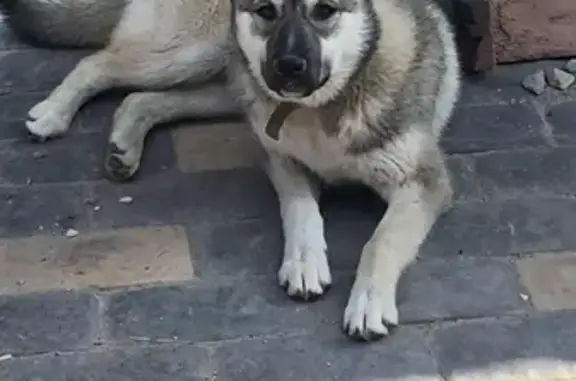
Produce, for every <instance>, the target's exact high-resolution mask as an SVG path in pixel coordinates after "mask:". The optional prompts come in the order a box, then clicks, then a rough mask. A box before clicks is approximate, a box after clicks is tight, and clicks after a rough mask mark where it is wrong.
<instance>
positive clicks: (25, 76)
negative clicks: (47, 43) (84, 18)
mask: <svg viewBox="0 0 576 381" xmlns="http://www.w3.org/2000/svg"><path fill="white" fill-rule="evenodd" d="M89 53H90V52H88V51H84V50H70V51H69V50H61V51H58V54H54V52H52V51H50V50H44V49H26V50H10V51H3V52H1V53H0V67H1V68H2V69H1V70H0V89H2V90H1V91H2V92H9V91H52V90H53V88H54V87H56V86H57V85H58V84H60V82H61V81H62V80H63V79H64V77H66V76H67V75H68V74H69V73H70V71H71V70H72V69H74V67H75V66H76V64H77V63H78V61H79V60H80V59H81V58H82V57H85V56H86V55H88V54H89Z"/></svg>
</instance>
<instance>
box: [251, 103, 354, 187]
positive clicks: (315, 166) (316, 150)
mask: <svg viewBox="0 0 576 381" xmlns="http://www.w3.org/2000/svg"><path fill="white" fill-rule="evenodd" d="M335 130H336V126H325V125H323V120H322V118H321V117H320V115H318V113H317V112H314V111H312V110H306V109H299V110H295V111H293V112H292V113H291V114H290V115H289V116H288V118H286V120H285V122H284V124H283V126H282V128H281V129H280V134H279V139H278V140H277V141H275V140H273V139H271V138H270V137H268V136H267V135H266V134H265V133H264V132H263V131H259V132H258V135H259V137H260V139H261V140H262V143H263V144H264V146H265V147H266V148H267V149H272V150H275V151H277V152H279V153H280V154H282V155H287V156H291V157H293V158H295V159H297V160H298V161H300V162H302V163H304V164H305V165H306V166H308V167H309V168H310V169H311V170H313V171H314V172H316V173H318V174H319V175H321V176H322V177H324V178H326V179H327V180H331V179H332V180H337V179H339V178H343V177H351V176H352V174H353V173H354V172H355V171H354V168H355V166H356V160H355V158H354V157H353V156H351V155H350V154H349V153H348V151H347V146H346V144H345V143H344V142H342V141H341V140H340V139H339V138H338V135H337V133H334V134H330V133H329V131H335Z"/></svg>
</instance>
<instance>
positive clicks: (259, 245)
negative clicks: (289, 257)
mask: <svg viewBox="0 0 576 381" xmlns="http://www.w3.org/2000/svg"><path fill="white" fill-rule="evenodd" d="M195 236H198V237H199V238H198V239H197V241H200V242H204V245H203V248H204V250H203V255H201V258H200V260H199V262H200V263H199V265H198V267H199V271H200V272H201V274H202V276H203V277H208V276H210V277H212V276H235V277H239V278H243V277H249V276H252V275H266V274H267V275H272V274H276V272H277V271H278V268H279V267H278V266H280V263H281V259H282V254H283V250H284V239H283V236H282V224H281V221H280V215H278V216H277V218H276V220H272V219H266V220H257V221H246V222H239V223H232V224H224V225H217V226H214V227H212V228H210V229H209V230H208V232H207V233H205V232H204V231H197V232H193V233H192V240H193V241H194V237H195Z"/></svg>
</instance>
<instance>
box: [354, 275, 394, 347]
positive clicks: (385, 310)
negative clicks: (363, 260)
mask: <svg viewBox="0 0 576 381" xmlns="http://www.w3.org/2000/svg"><path fill="white" fill-rule="evenodd" d="M378 286H379V287H376V285H375V284H374V282H372V281H370V280H368V279H358V278H357V279H356V281H355V282H354V286H353V287H352V291H351V293H350V299H348V305H347V306H346V310H345V311H344V330H345V331H346V333H347V334H348V335H349V336H351V337H353V338H356V339H361V340H365V341H374V340H378V339H381V338H383V337H384V336H387V335H388V334H389V330H388V326H396V325H398V309H397V308H396V298H395V292H396V287H395V285H384V284H381V285H378Z"/></svg>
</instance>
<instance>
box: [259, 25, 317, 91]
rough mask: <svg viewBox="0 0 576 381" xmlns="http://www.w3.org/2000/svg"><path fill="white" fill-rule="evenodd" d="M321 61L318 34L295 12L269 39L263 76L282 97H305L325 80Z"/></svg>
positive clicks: (270, 86)
mask: <svg viewBox="0 0 576 381" xmlns="http://www.w3.org/2000/svg"><path fill="white" fill-rule="evenodd" d="M321 61H322V60H321V52H320V41H319V38H318V36H317V35H316V34H315V33H314V32H313V31H312V30H311V28H310V26H308V25H306V24H305V23H304V22H303V21H302V20H301V19H300V18H299V16H296V15H295V16H293V17H292V18H289V19H287V20H285V21H284V22H283V23H282V24H280V25H278V28H277V29H276V30H275V32H274V33H273V34H272V35H271V36H270V38H269V40H268V43H267V59H266V63H265V64H264V68H263V69H264V78H265V80H266V83H267V85H268V87H269V88H270V90H272V91H274V92H276V93H277V94H278V95H280V96H281V97H285V98H301V97H306V96H308V95H310V94H311V93H312V92H314V91H315V90H316V89H318V87H320V86H321V84H322V82H323V81H322V76H323V73H322V72H323V70H322V62H321Z"/></svg>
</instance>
